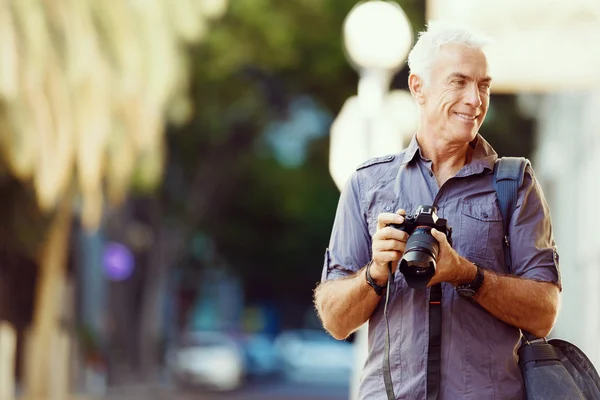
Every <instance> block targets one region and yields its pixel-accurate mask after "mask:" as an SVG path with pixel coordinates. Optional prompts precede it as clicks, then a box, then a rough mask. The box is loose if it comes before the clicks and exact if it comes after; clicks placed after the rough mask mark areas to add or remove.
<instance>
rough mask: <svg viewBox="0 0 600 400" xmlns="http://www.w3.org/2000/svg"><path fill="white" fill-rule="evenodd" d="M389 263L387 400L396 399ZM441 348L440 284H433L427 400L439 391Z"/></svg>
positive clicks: (385, 354) (385, 363) (385, 353)
mask: <svg viewBox="0 0 600 400" xmlns="http://www.w3.org/2000/svg"><path fill="white" fill-rule="evenodd" d="M393 279H394V277H393V275H392V268H391V264H390V265H388V283H387V288H386V294H385V303H384V306H383V317H384V319H385V342H384V349H383V363H382V364H383V365H382V369H383V381H384V383H385V392H386V394H387V398H388V400H396V396H395V394H394V385H393V383H392V371H391V367H390V324H389V320H388V312H387V307H388V301H389V298H390V287H391V285H392V280H393ZM441 350H442V285H441V284H439V283H438V284H437V285H433V286H432V287H431V289H430V291H429V349H428V352H427V400H437V398H438V395H439V392H440V369H441V368H440V364H441Z"/></svg>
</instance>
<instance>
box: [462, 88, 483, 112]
mask: <svg viewBox="0 0 600 400" xmlns="http://www.w3.org/2000/svg"><path fill="white" fill-rule="evenodd" d="M465 103H466V104H467V105H469V106H471V107H473V108H479V107H481V93H479V87H477V84H472V85H469V87H468V89H467V93H465Z"/></svg>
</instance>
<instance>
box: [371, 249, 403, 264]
mask: <svg viewBox="0 0 600 400" xmlns="http://www.w3.org/2000/svg"><path fill="white" fill-rule="evenodd" d="M401 257H402V252H400V251H379V252H377V253H376V254H374V255H373V261H375V262H377V263H378V264H382V265H383V264H386V263H389V262H392V261H398V260H399V259H400V258H401Z"/></svg>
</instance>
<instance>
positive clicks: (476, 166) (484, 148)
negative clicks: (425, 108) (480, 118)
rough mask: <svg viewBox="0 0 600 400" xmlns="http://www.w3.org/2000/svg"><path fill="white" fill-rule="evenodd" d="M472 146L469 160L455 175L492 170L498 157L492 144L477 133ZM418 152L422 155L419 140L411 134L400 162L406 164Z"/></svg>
mask: <svg viewBox="0 0 600 400" xmlns="http://www.w3.org/2000/svg"><path fill="white" fill-rule="evenodd" d="M470 146H471V147H472V148H473V156H472V157H471V162H470V163H469V164H467V165H465V166H464V168H463V169H462V170H461V171H460V172H459V173H458V174H457V176H466V175H471V174H475V173H481V172H483V171H484V170H485V169H488V170H490V171H493V170H494V163H495V162H496V160H497V159H498V154H497V153H496V151H495V150H494V149H493V148H492V146H491V145H490V144H489V143H488V142H487V141H486V140H485V139H484V138H483V137H482V136H481V135H480V134H477V136H476V137H475V139H473V141H472V142H471V143H470ZM417 152H418V153H419V156H422V152H421V149H420V147H419V142H417V135H416V134H415V135H413V137H412V139H411V141H410V144H409V145H408V147H407V148H406V150H405V151H404V156H403V157H402V164H408V163H409V162H411V161H412V160H413V159H414V158H415V156H416V155H417Z"/></svg>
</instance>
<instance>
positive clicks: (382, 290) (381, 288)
mask: <svg viewBox="0 0 600 400" xmlns="http://www.w3.org/2000/svg"><path fill="white" fill-rule="evenodd" d="M372 264H373V260H371V261H369V263H368V264H367V266H366V267H365V277H366V279H367V283H368V284H369V286H371V287H372V288H373V290H375V293H377V296H382V295H383V293H385V290H386V288H387V286H385V285H378V284H376V283H375V281H374V280H373V277H371V273H370V269H371V265H372Z"/></svg>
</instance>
